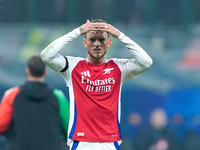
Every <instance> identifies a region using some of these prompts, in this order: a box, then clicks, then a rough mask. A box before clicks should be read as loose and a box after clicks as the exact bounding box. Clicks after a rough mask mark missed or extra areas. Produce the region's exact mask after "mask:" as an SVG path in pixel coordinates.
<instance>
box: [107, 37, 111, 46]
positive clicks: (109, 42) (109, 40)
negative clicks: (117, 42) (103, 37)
mask: <svg viewBox="0 0 200 150" xmlns="http://www.w3.org/2000/svg"><path fill="white" fill-rule="evenodd" d="M111 43H112V40H111V39H108V45H107V47H110V45H111Z"/></svg>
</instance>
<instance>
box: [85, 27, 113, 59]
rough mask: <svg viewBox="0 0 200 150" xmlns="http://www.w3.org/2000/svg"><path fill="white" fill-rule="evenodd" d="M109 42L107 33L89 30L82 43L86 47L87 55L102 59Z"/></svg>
mask: <svg viewBox="0 0 200 150" xmlns="http://www.w3.org/2000/svg"><path fill="white" fill-rule="evenodd" d="M110 44H111V39H109V38H108V33H106V32H101V31H90V32H88V33H86V36H85V39H83V45H84V46H85V47H86V48H87V49H88V57H89V58H92V59H99V60H100V59H103V60H104V56H105V54H106V52H107V48H108V47H109V46H110Z"/></svg>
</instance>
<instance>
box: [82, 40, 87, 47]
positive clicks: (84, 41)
mask: <svg viewBox="0 0 200 150" xmlns="http://www.w3.org/2000/svg"><path fill="white" fill-rule="evenodd" d="M83 46H85V47H87V44H86V39H83Z"/></svg>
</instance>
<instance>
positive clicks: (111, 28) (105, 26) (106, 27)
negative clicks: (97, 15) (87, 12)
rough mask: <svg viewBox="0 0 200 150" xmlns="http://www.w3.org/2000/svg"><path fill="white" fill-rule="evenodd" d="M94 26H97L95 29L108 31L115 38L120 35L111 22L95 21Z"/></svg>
mask: <svg viewBox="0 0 200 150" xmlns="http://www.w3.org/2000/svg"><path fill="white" fill-rule="evenodd" d="M94 26H95V28H97V30H100V31H105V32H108V33H110V34H111V35H112V36H114V37H115V38H118V37H119V35H120V31H119V30H118V29H116V28H115V27H114V26H112V25H111V24H107V23H98V22H96V23H94Z"/></svg>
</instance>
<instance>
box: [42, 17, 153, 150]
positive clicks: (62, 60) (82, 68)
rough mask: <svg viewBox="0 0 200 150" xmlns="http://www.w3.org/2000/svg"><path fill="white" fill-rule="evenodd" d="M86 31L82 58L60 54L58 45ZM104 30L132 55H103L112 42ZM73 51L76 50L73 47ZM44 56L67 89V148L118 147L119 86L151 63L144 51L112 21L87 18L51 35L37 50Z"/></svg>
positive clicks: (119, 133)
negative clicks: (57, 33) (68, 101)
mask: <svg viewBox="0 0 200 150" xmlns="http://www.w3.org/2000/svg"><path fill="white" fill-rule="evenodd" d="M83 34H85V38H84V39H83V45H84V47H85V48H86V49H87V58H81V57H73V56H62V55H61V54H59V52H60V50H61V49H63V48H64V47H65V46H67V45H68V44H69V43H70V42H71V41H73V40H74V39H76V38H78V37H79V36H80V35H83ZM109 34H111V35H112V36H114V37H115V38H118V39H119V41H121V42H122V43H123V44H124V46H125V47H126V48H127V49H128V50H129V52H130V54H131V55H132V59H117V58H114V59H105V55H106V52H107V48H108V47H109V46H110V45H111V42H112V41H111V39H110V38H109ZM77 53H78V50H77ZM41 57H42V59H43V61H44V62H45V63H46V64H47V65H48V66H49V67H50V68H51V69H53V70H54V71H56V72H60V73H61V75H62V76H63V78H64V80H65V82H66V85H67V86H68V87H69V94H70V122H69V129H68V145H69V146H70V149H71V150H76V149H77V150H82V149H87V150H94V149H95V150H110V149H119V144H120V143H121V141H122V134H121V129H120V112H121V106H120V105H121V102H120V97H121V96H120V94H121V86H122V84H123V83H124V82H125V81H127V80H128V79H131V78H133V77H135V76H137V75H138V74H140V73H142V72H144V71H146V70H148V69H149V68H150V66H151V65H152V59H151V58H150V57H149V55H148V54H147V53H146V52H145V51H144V50H143V49H142V48H141V47H140V46H139V45H138V44H136V43H135V42H134V41H133V40H131V39H130V38H129V37H127V36H126V35H124V34H123V33H122V32H120V31H119V30H118V29H116V28H115V27H114V26H112V25H111V24H107V23H106V22H105V21H103V20H100V19H97V20H94V21H91V22H90V21H89V20H87V22H86V23H85V24H83V25H81V26H80V27H78V28H76V29H74V30H73V31H71V32H69V33H67V34H65V35H64V36H62V37H60V38H58V39H56V40H55V41H53V42H52V43H51V44H50V45H48V46H47V47H46V48H45V49H44V50H43V51H42V52H41Z"/></svg>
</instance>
